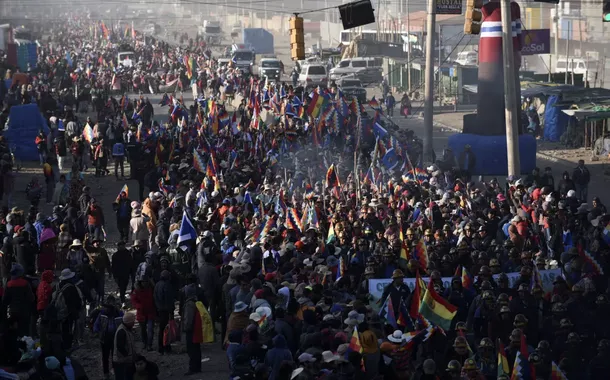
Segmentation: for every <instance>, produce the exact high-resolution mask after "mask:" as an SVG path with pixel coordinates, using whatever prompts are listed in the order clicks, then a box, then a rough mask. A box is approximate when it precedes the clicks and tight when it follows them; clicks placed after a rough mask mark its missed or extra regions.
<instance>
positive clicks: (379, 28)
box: [377, 0, 381, 42]
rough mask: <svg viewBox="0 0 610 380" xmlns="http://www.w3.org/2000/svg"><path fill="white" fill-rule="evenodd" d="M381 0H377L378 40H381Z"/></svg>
mask: <svg viewBox="0 0 610 380" xmlns="http://www.w3.org/2000/svg"><path fill="white" fill-rule="evenodd" d="M379 33H381V0H377V41H378V42H379V41H381V38H380V35H379Z"/></svg>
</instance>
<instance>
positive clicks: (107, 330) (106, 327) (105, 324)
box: [99, 314, 122, 338]
mask: <svg viewBox="0 0 610 380" xmlns="http://www.w3.org/2000/svg"><path fill="white" fill-rule="evenodd" d="M99 318H100V337H101V338H105V337H112V336H114V333H115V332H116V329H117V328H118V326H120V325H121V321H122V318H121V317H115V318H109V317H108V315H106V314H101V315H100V316H99Z"/></svg>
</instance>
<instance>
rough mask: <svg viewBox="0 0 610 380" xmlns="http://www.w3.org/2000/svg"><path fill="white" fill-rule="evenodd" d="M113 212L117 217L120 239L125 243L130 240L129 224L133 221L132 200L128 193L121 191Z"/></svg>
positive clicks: (113, 206) (113, 205) (113, 204)
mask: <svg viewBox="0 0 610 380" xmlns="http://www.w3.org/2000/svg"><path fill="white" fill-rule="evenodd" d="M112 210H113V211H114V214H115V215H116V225H117V229H118V230H119V238H120V239H121V240H123V241H127V239H129V223H130V221H131V211H132V208H131V199H129V197H128V196H127V191H121V193H120V194H119V196H118V197H117V199H116V200H115V202H114V203H112Z"/></svg>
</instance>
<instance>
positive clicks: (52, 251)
mask: <svg viewBox="0 0 610 380" xmlns="http://www.w3.org/2000/svg"><path fill="white" fill-rule="evenodd" d="M56 243H57V236H56V235H55V232H53V229H52V228H51V222H49V221H48V220H45V221H44V222H43V229H42V232H41V233H40V253H39V254H38V271H39V272H42V271H45V270H47V269H50V270H53V269H55V257H56V254H57V244H56Z"/></svg>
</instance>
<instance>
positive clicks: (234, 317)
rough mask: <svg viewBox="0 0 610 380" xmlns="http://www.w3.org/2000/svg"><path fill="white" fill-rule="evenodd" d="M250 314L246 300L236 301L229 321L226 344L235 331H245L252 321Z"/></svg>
mask: <svg viewBox="0 0 610 380" xmlns="http://www.w3.org/2000/svg"><path fill="white" fill-rule="evenodd" d="M249 316H250V314H249V313H248V305H247V304H246V303H245V302H242V301H238V302H237V303H235V306H234V307H233V312H232V313H231V315H230V316H229V320H228V321H227V334H226V336H225V339H224V342H225V344H227V343H228V342H229V335H231V333H232V332H233V331H243V330H244V329H245V328H246V327H248V324H249V323H250V319H249Z"/></svg>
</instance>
